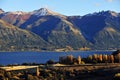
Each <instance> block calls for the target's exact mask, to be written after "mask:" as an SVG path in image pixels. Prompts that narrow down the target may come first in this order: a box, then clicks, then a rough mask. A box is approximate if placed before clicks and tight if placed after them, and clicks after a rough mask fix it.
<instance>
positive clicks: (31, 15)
mask: <svg viewBox="0 0 120 80" xmlns="http://www.w3.org/2000/svg"><path fill="white" fill-rule="evenodd" d="M0 19H2V20H4V21H5V22H8V23H9V24H12V25H14V26H16V27H18V28H21V29H24V30H26V31H28V32H31V33H32V34H33V33H34V34H36V36H39V37H41V38H42V39H43V40H44V42H47V43H49V44H50V46H49V47H51V45H54V48H55V49H56V48H65V47H66V46H70V47H72V48H73V49H79V48H82V47H88V48H91V49H115V48H120V46H119V45H120V43H119V42H120V14H119V13H116V12H114V11H101V12H98V13H93V14H87V15H84V16H65V15H62V14H59V13H56V12H53V11H51V10H49V9H46V8H41V9H39V10H34V11H32V12H22V11H16V12H4V11H3V10H2V9H1V10H0ZM45 47H47V46H45Z"/></svg>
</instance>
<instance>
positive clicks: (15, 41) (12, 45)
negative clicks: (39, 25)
mask: <svg viewBox="0 0 120 80" xmlns="http://www.w3.org/2000/svg"><path fill="white" fill-rule="evenodd" d="M46 46H49V44H48V43H47V42H45V41H44V40H43V39H42V38H40V37H39V36H37V35H36V34H34V33H31V32H29V31H26V30H22V29H19V28H17V27H15V26H13V25H11V24H9V23H7V22H4V21H3V20H0V51H24V50H25V51H26V50H27V51H29V50H30V51H31V50H42V49H43V48H46V49H47V47H46Z"/></svg>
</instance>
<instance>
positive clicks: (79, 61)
mask: <svg viewBox="0 0 120 80" xmlns="http://www.w3.org/2000/svg"><path fill="white" fill-rule="evenodd" d="M77 60H78V64H81V57H80V56H78V58H77Z"/></svg>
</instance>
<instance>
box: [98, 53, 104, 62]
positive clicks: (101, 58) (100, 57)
mask: <svg viewBox="0 0 120 80" xmlns="http://www.w3.org/2000/svg"><path fill="white" fill-rule="evenodd" d="M98 60H99V62H102V61H103V55H102V54H100V55H99V56H98Z"/></svg>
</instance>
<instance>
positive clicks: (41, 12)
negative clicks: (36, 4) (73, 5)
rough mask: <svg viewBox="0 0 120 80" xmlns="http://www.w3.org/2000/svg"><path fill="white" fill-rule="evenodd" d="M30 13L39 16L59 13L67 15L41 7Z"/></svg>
mask: <svg viewBox="0 0 120 80" xmlns="http://www.w3.org/2000/svg"><path fill="white" fill-rule="evenodd" d="M30 14H32V15H37V16H46V15H57V16H59V17H65V16H64V15H61V14H59V13H56V12H53V11H51V10H49V9H48V8H40V9H39V10H34V11H33V12H30Z"/></svg>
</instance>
